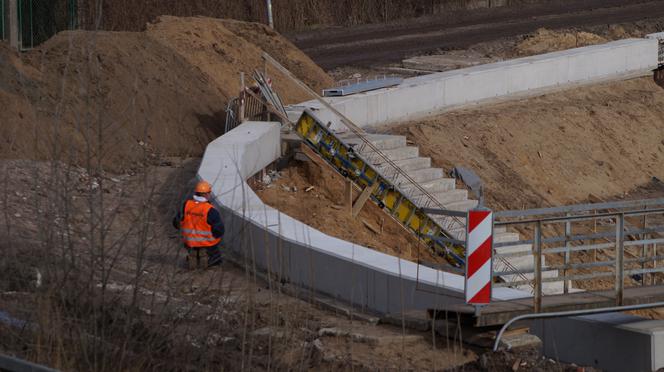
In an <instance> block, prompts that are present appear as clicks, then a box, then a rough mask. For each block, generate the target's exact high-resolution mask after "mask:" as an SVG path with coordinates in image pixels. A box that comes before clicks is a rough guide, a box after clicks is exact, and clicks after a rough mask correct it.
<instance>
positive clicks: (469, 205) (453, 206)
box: [445, 199, 478, 212]
mask: <svg viewBox="0 0 664 372" xmlns="http://www.w3.org/2000/svg"><path fill="white" fill-rule="evenodd" d="M477 203H478V202H477V200H473V199H466V200H462V201H458V202H454V203H449V204H446V205H445V208H448V209H450V210H453V211H460V212H467V211H468V210H470V209H473V208H475V207H476V206H477Z"/></svg>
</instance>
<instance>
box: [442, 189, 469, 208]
mask: <svg viewBox="0 0 664 372" xmlns="http://www.w3.org/2000/svg"><path fill="white" fill-rule="evenodd" d="M434 196H435V197H436V199H438V201H439V202H440V203H441V204H442V205H445V206H446V205H447V204H450V203H455V202H459V201H463V200H466V199H468V190H466V189H454V190H448V191H445V192H438V193H435V194H434Z"/></svg>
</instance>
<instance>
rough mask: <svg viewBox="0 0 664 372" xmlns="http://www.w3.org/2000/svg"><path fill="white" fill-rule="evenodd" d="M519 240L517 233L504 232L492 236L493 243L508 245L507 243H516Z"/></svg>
mask: <svg viewBox="0 0 664 372" xmlns="http://www.w3.org/2000/svg"><path fill="white" fill-rule="evenodd" d="M519 240H521V236H520V235H519V233H511V232H505V233H499V234H493V242H494V243H509V242H517V241H519Z"/></svg>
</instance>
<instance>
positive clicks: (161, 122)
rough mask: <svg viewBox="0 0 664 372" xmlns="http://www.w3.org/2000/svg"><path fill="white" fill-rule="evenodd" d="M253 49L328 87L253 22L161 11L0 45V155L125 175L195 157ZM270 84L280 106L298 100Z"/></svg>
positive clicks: (215, 129)
mask: <svg viewBox="0 0 664 372" xmlns="http://www.w3.org/2000/svg"><path fill="white" fill-rule="evenodd" d="M226 24H227V25H230V26H229V28H226V27H225V25H226ZM235 32H239V33H241V35H239V34H237V33H235ZM245 37H246V38H245ZM255 43H258V44H255ZM260 45H263V46H269V48H268V50H269V52H270V53H271V54H272V55H273V57H275V58H276V59H277V60H279V61H281V62H282V63H284V64H285V65H286V66H287V67H289V68H292V69H293V72H294V73H295V74H296V75H298V76H300V77H301V78H302V79H304V80H305V81H306V82H307V83H309V84H310V85H311V86H312V87H313V88H314V89H321V88H322V87H324V86H327V85H329V84H331V83H332V80H331V79H330V78H329V76H327V75H326V74H325V73H324V72H323V71H322V70H321V69H320V68H318V67H317V66H316V65H315V64H314V63H313V62H312V61H311V60H309V59H308V58H307V57H306V56H305V55H304V54H302V53H301V52H300V51H299V50H297V49H296V48H295V47H294V46H293V45H292V44H290V43H289V42H288V41H286V40H285V39H284V38H282V37H281V36H280V35H278V34H276V33H275V32H273V31H271V30H268V29H266V28H265V26H263V25H259V24H253V23H252V24H243V23H241V22H229V21H222V20H215V19H208V18H184V19H182V18H175V17H162V18H160V19H159V20H158V21H157V22H156V23H155V24H151V25H149V26H148V30H147V31H145V32H140V33H134V32H87V31H72V32H63V33H60V34H58V35H56V36H55V37H53V38H52V39H51V40H49V41H47V42H46V43H45V44H43V45H42V46H40V47H39V48H37V49H35V50H32V51H29V52H27V53H25V54H22V55H18V54H16V53H15V52H13V51H11V50H10V49H9V48H8V47H7V45H6V44H5V43H0V65H2V66H3V68H2V69H0V104H1V105H2V106H3V110H0V122H1V123H3V125H2V126H1V127H0V135H2V138H3V140H2V142H0V143H1V144H2V145H1V146H0V156H1V157H5V158H38V159H59V160H65V161H71V162H74V163H79V164H83V163H87V162H88V160H91V161H92V163H93V164H101V165H103V166H104V167H105V168H106V169H110V170H114V171H127V170H130V169H131V168H135V167H137V166H138V165H139V164H141V163H143V162H144V161H145V160H153V161H155V162H159V161H160V160H159V159H160V158H161V157H162V156H183V157H184V156H197V155H200V154H201V153H202V151H203V149H204V148H205V146H206V145H207V143H208V142H209V141H210V140H211V139H213V138H215V137H216V136H218V135H219V134H220V133H221V129H222V128H223V123H224V120H225V109H226V104H227V102H228V100H229V98H230V97H233V96H236V95H237V93H238V91H239V87H240V82H239V74H240V71H243V72H245V73H246V74H248V76H250V74H251V72H252V71H253V70H254V69H257V68H260V69H262V68H263V63H262V61H261V59H260V55H261V53H262V52H263V50H262V49H261V47H260ZM266 48H267V47H266ZM272 72H273V74H272V75H275V77H276V74H274V71H272ZM247 80H248V81H250V79H247ZM274 80H275V82H274V84H275V87H276V89H278V90H279V92H281V93H282V95H283V97H282V98H283V99H284V100H285V101H286V102H297V101H300V100H303V99H306V98H307V97H306V96H305V95H304V94H303V93H301V92H300V91H296V89H294V85H292V84H288V83H287V82H285V81H284V80H283V79H280V78H275V79H274Z"/></svg>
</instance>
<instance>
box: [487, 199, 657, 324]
mask: <svg viewBox="0 0 664 372" xmlns="http://www.w3.org/2000/svg"><path fill="white" fill-rule="evenodd" d="M494 216H495V219H496V222H495V226H496V227H498V226H504V227H508V228H510V229H513V230H515V231H518V232H519V233H520V234H521V237H522V238H521V239H520V240H518V241H512V242H503V243H496V244H494V257H496V258H499V259H500V258H502V259H505V260H510V261H513V262H514V260H515V259H520V260H522V262H523V261H527V260H528V259H531V260H532V266H530V265H528V266H525V267H524V265H517V266H522V267H521V268H520V269H517V270H514V269H508V270H504V271H495V272H494V273H493V276H494V278H498V277H501V278H503V279H504V278H505V277H510V276H514V277H517V276H518V280H511V281H505V282H501V283H494V287H519V286H522V285H532V286H533V288H534V293H533V302H534V308H535V312H540V311H541V310H542V297H543V296H544V295H545V294H544V293H543V284H544V283H554V282H557V283H560V282H562V288H561V291H560V293H561V294H567V293H570V292H572V291H573V286H574V285H577V286H579V287H581V288H582V289H584V290H587V291H595V290H597V291H599V290H603V291H606V290H612V291H613V293H614V296H615V303H616V305H618V306H620V305H622V304H623V299H624V290H625V288H626V287H635V286H645V285H648V284H653V285H654V284H657V282H658V281H659V282H662V281H664V276H662V273H663V272H664V265H662V262H664V252H662V250H661V249H660V252H659V253H658V245H661V244H662V243H664V199H649V200H637V201H625V202H614V203H600V204H584V205H572V206H565V207H557V208H543V209H534V210H525V211H504V212H496V213H495V214H494ZM524 237H525V238H524ZM528 244H530V245H532V249H523V247H524V245H528ZM545 258H546V260H548V261H549V262H548V264H546V265H545V263H544V262H545ZM524 276H525V277H526V279H524ZM549 294H557V293H549Z"/></svg>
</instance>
